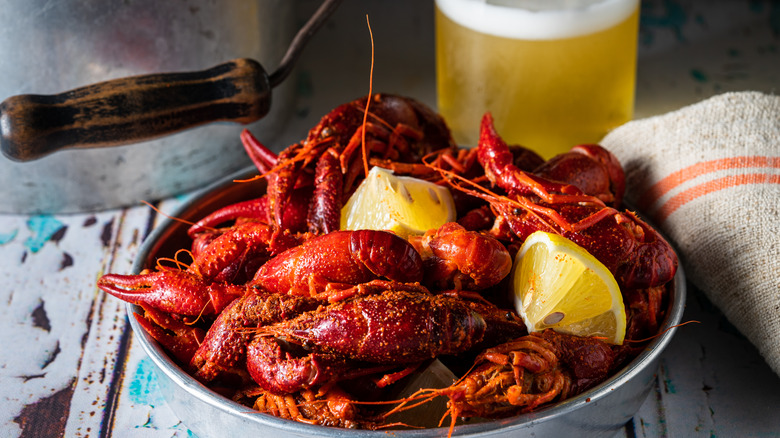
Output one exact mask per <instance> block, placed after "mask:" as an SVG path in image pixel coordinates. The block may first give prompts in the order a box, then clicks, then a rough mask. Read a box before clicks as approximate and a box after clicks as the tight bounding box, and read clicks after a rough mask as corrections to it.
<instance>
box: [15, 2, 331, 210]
mask: <svg viewBox="0 0 780 438" xmlns="http://www.w3.org/2000/svg"><path fill="white" fill-rule="evenodd" d="M340 2H341V0H325V1H323V3H322V4H321V6H320V8H319V9H318V10H317V11H316V12H315V13H314V15H313V16H312V17H311V19H310V20H309V21H308V22H307V23H306V24H305V25H304V26H303V27H302V28H301V29H300V30H299V32H298V33H297V35H296V36H295V38H294V39H293V40H292V42H291V43H290V45H289V47H288V48H287V51H286V53H285V55H284V57H283V59H282V60H281V62H280V64H279V65H278V67H277V68H276V70H275V71H274V72H273V73H271V74H267V73H266V71H265V69H264V68H263V67H262V65H261V64H260V63H259V62H258V61H256V60H254V59H250V58H237V59H233V60H230V61H227V62H223V63H221V64H219V65H216V66H214V67H211V68H208V69H206V70H199V71H188V72H174V73H154V74H147V75H138V76H131V77H124V78H118V79H110V80H106V81H102V82H99V83H94V84H91V85H87V86H83V87H81V88H76V89H73V90H70V91H66V92H62V93H59V94H50V95H43V94H19V95H14V96H11V97H8V98H6V99H5V100H4V101H3V102H2V103H1V104H0V150H1V151H2V153H3V155H4V156H5V157H6V158H7V159H8V160H11V161H14V162H18V163H29V162H33V161H37V160H40V159H42V158H44V157H47V156H48V155H50V154H52V153H55V152H58V151H62V150H66V149H77V148H78V149H84V148H89V149H94V148H105V147H115V146H121V145H128V144H139V143H144V144H146V145H147V148H146V153H147V156H146V157H143V156H141V157H140V158H139V159H138V160H134V159H131V158H125V157H124V156H122V157H117V156H95V155H94V154H93V155H84V156H80V155H73V154H70V155H62V156H61V157H60V158H61V160H59V163H57V162H56V161H49V162H48V167H43V168H42V167H41V166H35V165H31V166H29V167H24V166H19V165H16V166H10V165H9V164H8V163H0V168H2V169H3V172H2V173H3V180H2V182H3V185H4V187H6V189H5V193H6V194H9V193H11V194H15V195H14V196H13V197H11V198H10V199H7V200H5V199H2V198H0V212H10V213H31V212H43V213H52V212H72V211H84V210H94V209H100V208H110V207H114V206H119V205H125V204H127V203H130V202H126V201H131V200H135V201H136V202H137V201H138V200H141V199H146V200H153V199H159V198H160V197H162V196H166V195H171V194H175V193H179V192H181V191H184V190H187V189H191V188H193V185H194V184H193V183H195V184H197V183H198V182H199V181H201V182H202V181H203V179H199V180H198V179H196V178H199V177H201V175H199V174H198V173H197V172H195V174H194V175H192V176H191V177H190V178H192V180H193V181H190V180H189V179H187V178H186V175H187V170H188V168H187V167H188V165H189V166H190V167H193V166H192V164H200V165H204V163H211V162H213V161H217V162H218V161H220V160H219V159H218V156H219V155H220V154H224V151H220V150H219V149H220V148H219V147H218V146H219V145H216V146H215V147H214V149H216V150H215V151H212V153H211V154H209V153H207V154H205V155H204V156H198V155H197V154H189V155H194V157H193V158H192V160H190V157H188V156H187V155H179V156H172V157H169V159H168V160H167V162H166V159H165V157H157V156H156V154H155V153H154V150H153V149H149V147H148V142H149V141H151V140H154V139H158V138H162V137H167V136H170V135H172V134H176V133H180V132H182V131H185V130H189V129H191V128H196V127H200V126H203V125H206V124H210V123H212V122H235V123H239V124H244V125H246V124H249V123H253V122H256V121H258V120H260V119H262V118H263V117H265V116H266V115H268V113H269V110H270V108H271V101H272V99H271V97H272V89H273V88H275V87H277V86H279V85H280V84H281V83H282V82H283V81H284V79H285V78H286V77H287V76H288V74H289V73H290V71H291V70H292V68H293V65H294V63H295V61H296V60H297V58H298V57H299V55H300V53H301V51H302V50H303V48H304V46H305V44H306V43H307V42H308V40H309V39H310V38H311V37H312V36H313V35H314V33H315V32H316V30H317V29H318V28H319V27H320V26H321V25H322V24H323V23H324V22H325V21H326V19H327V18H328V17H329V16H330V15H331V13H332V12H333V11H334V10H335V9H336V7H337V6H338V4H339V3H340ZM113 3H114V2H106V9H107V11H106V12H105V13H104V14H103V15H101V16H100V18H101V19H102V20H103V21H106V20H108V19H114V18H116V16H117V15H119V14H121V13H122V11H114V10H108V9H109V7H112V6H114V5H113ZM153 3H155V4H156V2H153ZM240 3H242V2H239V4H236V5H233V4H232V3H231V4H225V5H224V6H221V7H220V9H219V11H220V12H222V13H223V14H228V13H230V14H231V15H230V17H229V18H227V19H225V20H223V21H221V22H220V26H222V28H221V29H219V30H218V31H219V32H224V33H225V34H231V33H232V31H231V29H225V28H224V27H226V26H230V24H231V23H230V20H231V19H233V18H235V16H240V15H241V12H237V11H232V12H231V11H230V9H231V8H233V7H234V6H235V8H233V9H241V8H242V7H244V6H246V5H241V4H240ZM249 3H251V2H247V4H249ZM266 3H268V2H266ZM36 4H37V2H35V3H32V6H30V7H28V8H26V9H25V11H20V13H27V14H29V15H30V16H34V17H39V16H45V15H46V11H43V10H36V9H35V8H34V5H36ZM258 5H259V3H258ZM39 6H40V8H41V9H47V10H48V11H51V10H57V8H49V7H48V6H46V7H45V8H44V5H39ZM147 6H148V9H149V10H150V13H156V12H159V11H156V9H155V6H154V5H147ZM178 7H179V8H180V9H181V5H178ZM204 7H205V6H204ZM198 8H199V7H195V5H190V6H188V8H184V9H185V10H184V11H181V12H180V13H181V14H184V15H186V14H189V15H194V14H196V13H198V11H197V9H198ZM269 8H270V6H269ZM97 9H100V8H97ZM115 9H116V8H115ZM187 9H188V10H187ZM212 12H213V11H212ZM264 12H265V15H266V17H267V19H268V23H269V24H270V23H273V20H274V19H276V17H274V16H273V12H274V11H273V10H267V11H264ZM63 13H64V12H63ZM200 14H205V13H204V12H200ZM257 14H258V13H257V11H255V21H254V22H253V21H250V20H245V21H240V22H239V23H237V25H241V26H251V25H252V23H254V24H255V25H257V24H258V23H257V21H256V19H257ZM244 15H247V14H246V13H244ZM1 16H2V15H0V17H1ZM199 17H200V16H199ZM54 18H60V17H59V16H57V17H53V18H52V19H54ZM280 18H281V17H280ZM10 19H12V18H9V20H10ZM198 19H199V20H202V19H203V18H202V17H200V18H198ZM22 21H24V20H22ZM139 21H140V19H139ZM95 23H99V20H97V19H96V20H95ZM177 23H179V21H175V20H171V21H170V25H171V26H175V25H177ZM47 24H48V23H47ZM63 24H65V25H70V24H71V23H68V22H65V23H63ZM25 25H29V24H25ZM166 25H168V23H166V24H162V23H158V24H154V23H152V25H151V26H152V27H153V28H154V29H158V28H160V27H164V26H166ZM89 26H90V25H84V27H87V28H89ZM94 26H97V24H94ZM75 27H79V26H75ZM189 27H192V26H189ZM44 28H46V29H48V27H44ZM197 31H200V32H201V33H205V31H204V30H198V29H195V30H193V31H192V32H197ZM142 32H143V29H142V28H141V26H140V23H138V24H136V28H135V29H134V31H132V32H129V34H128V35H125V37H127V38H129V39H132V38H137V37H138V35H140V34H142ZM211 32H213V31H211ZM220 35H221V34H220ZM67 37H68V36H66V35H63V36H62V38H63V39H64V38H67ZM106 37H107V36H106ZM111 37H113V38H117V41H106V42H105V45H106V46H107V48H106V51H107V52H109V53H111V52H112V50H115V51H117V52H121V51H122V50H123V49H124V48H125V47H124V46H123V45H122V44H121V42H120V41H119V40H120V39H121V36H118V35H115V34H112V35H111ZM220 37H221V36H215V35H211V36H210V39H212V40H215V39H219V38H220ZM94 38H98V37H92V39H94ZM237 38H238V37H237ZM164 39H165V36H164V35H161V36H157V35H155V38H154V41H153V42H154V43H156V44H167V43H168V42H167V41H163V40H164ZM230 41H231V42H232V41H233V40H232V39H231V40H230ZM231 42H228V43H226V45H229V44H231ZM51 43H53V42H49V43H47V44H51ZM259 43H260V42H259V41H258V42H257V43H256V44H254V46H258V45H259ZM203 45H204V46H203V47H193V48H191V49H193V50H192V51H202V52H196V55H194V56H198V55H197V53H203V56H204V57H206V56H207V54H208V50H207V47H206V43H205V42H204V43H203ZM114 46H115V47H114ZM14 50H17V51H18V50H19V48H18V47H15V48H14ZM181 50H184V48H181ZM173 51H174V52H175V51H176V49H175V48H174V49H173ZM30 56H36V54H35V53H32V54H30ZM123 56H124V57H127V59H128V61H127V62H128V63H129V62H130V61H129V59H130V57H131V56H132V54H128V53H117V54H116V58H120V59H119V60H118V62H119V63H120V64H121V63H122V60H121V57H123ZM87 61H88V60H73V61H72V62H74V63H77V62H87ZM91 67H92V68H94V69H98V70H100V69H103V68H105V66H104V65H103V64H101V63H95V65H93V66H91ZM35 71H37V70H35ZM35 71H22V72H20V73H19V74H21V75H31V77H34V76H32V75H33V74H34V73H35ZM19 74H17V75H19ZM55 74H56V72H55ZM63 74H65V71H63ZM220 135H221V134H220ZM232 138H233V139H236V138H238V137H237V136H236V135H235V134H233V137H232ZM203 139H204V137H201V140H203ZM168 143H173V144H172V146H171V147H176V146H177V143H180V144H179V145H180V146H182V147H187V146H189V145H191V144H192V143H199V144H200V145H202V147H209V146H211V145H209V144H208V142H205V141H200V142H193V141H192V138H188V139H183V138H178V141H173V142H168ZM161 145H162V144H158V145H157V146H158V147H159V146H161ZM236 146H238V147H237V148H236V149H237V150H236V151H235V155H237V156H243V151H242V150H241V148H240V145H239V144H237V143H236ZM152 147H154V146H152ZM210 157H215V158H216V160H211V159H210ZM144 158H145V160H146V161H144ZM244 158H245V157H244ZM127 160H130V161H131V162H132V166H131V167H130V168H129V169H126V171H124V172H122V171H120V172H115V171H114V169H112V168H114V167H117V168H119V167H123V166H121V165H122V164H123V163H124V162H125V161H127ZM62 161H72V162H66V163H63V162H62ZM177 163H178V164H180V166H177ZM58 164H59V165H60V169H58ZM79 164H83V165H79ZM245 164H246V162H244V164H243V165H245ZM243 165H242V167H243ZM205 166H207V167H209V166H208V164H205ZM101 167H102V168H105V170H106V172H105V173H101V174H100V175H99V177H100V178H105V180H98V181H91V184H90V181H85V180H83V179H82V178H83V177H84V174H87V175H92V174H93V173H94V169H96V168H101ZM124 167H128V166H124ZM226 167H228V168H230V167H231V166H230V165H227V166H226ZM63 169H65V171H63ZM148 169H158V170H159V172H151V173H149V172H148ZM214 170H215V169H210V173H211V175H212V178H213V177H214V176H215V175H216V176H224V175H225V174H226V173H227V172H223V173H217V172H214ZM217 170H219V169H217ZM235 170H236V168H232V169H230V171H231V172H232V171H235ZM133 172H136V174H143V175H145V176H146V178H144V179H139V178H135V177H133ZM171 172H179V173H180V174H179V175H178V176H179V178H178V179H176V178H170V175H168V174H169V173H171ZM27 176H30V178H29V179H28V178H26V177H27ZM182 176H185V178H184V179H182ZM111 177H115V178H118V179H119V181H111V180H110V179H111ZM122 177H125V178H122ZM171 179H173V182H172V183H169V180H171ZM49 180H53V181H54V183H53V184H50V185H40V184H38V182H39V181H42V182H46V181H49ZM73 180H75V181H77V182H78V184H69V182H71V181H73ZM212 180H213V179H212ZM177 182H178V183H177ZM162 185H164V186H166V187H165V189H163V190H156V189H157V188H158V186H162ZM38 186H41V189H40V190H37V191H32V190H30V187H38ZM62 187H71V189H70V190H67V191H63V190H62V189H61V188H62ZM104 187H107V188H110V190H107V191H106V190H103V188H104ZM139 187H142V188H145V190H139ZM45 190H48V191H51V192H55V195H54V196H53V197H52V196H48V193H46V191H45ZM122 191H126V192H129V193H132V194H133V196H127V195H123V193H121V192H122ZM16 195H18V196H16ZM3 196H5V195H3ZM90 197H91V198H92V199H93V200H94V202H89V198H90ZM81 198H85V199H81ZM150 198H151V199H150ZM69 199H72V200H73V201H75V202H72V203H68V202H67V201H68V200H69ZM63 200H65V201H66V202H63ZM117 200H121V201H120V202H118V201H117ZM58 201H59V202H58Z"/></svg>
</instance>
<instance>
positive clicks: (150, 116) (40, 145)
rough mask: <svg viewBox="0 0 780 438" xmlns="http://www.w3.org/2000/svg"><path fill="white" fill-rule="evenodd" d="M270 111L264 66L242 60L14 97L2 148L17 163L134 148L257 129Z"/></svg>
mask: <svg viewBox="0 0 780 438" xmlns="http://www.w3.org/2000/svg"><path fill="white" fill-rule="evenodd" d="M270 106H271V85H270V82H269V77H268V75H267V74H266V72H265V70H264V69H263V67H262V66H261V65H260V64H259V63H258V62H257V61H254V60H251V59H243V58H242V59H235V60H232V61H229V62H226V63H224V64H220V65H217V66H215V67H212V68H210V69H208V70H202V71H196V72H186V73H161V74H150V75H143V76H133V77H127V78H121V79H114V80H109V81H105V82H100V83H97V84H93V85H88V86H86V87H82V88H77V89H74V90H71V91H66V92H64V93H60V94H54V95H38V94H24V95H18V96H12V97H9V98H8V99H6V100H5V101H4V102H3V103H2V104H0V149H1V150H2V152H3V154H5V155H6V156H7V157H8V158H10V159H12V160H16V161H30V160H35V159H38V158H41V157H43V156H46V155H48V154H50V153H52V152H55V151H58V150H61V149H67V148H92V147H105V146H117V145H121V144H127V143H135V142H139V141H144V140H150V139H153V138H156V137H160V136H163V135H167V134H172V133H175V132H178V131H182V130H185V129H188V128H193V127H196V126H199V125H203V124H206V123H210V122H216V121H230V122H238V123H242V124H246V123H251V122H254V121H256V120H258V119H260V118H262V117H264V116H265V115H266V114H268V111H269V108H270Z"/></svg>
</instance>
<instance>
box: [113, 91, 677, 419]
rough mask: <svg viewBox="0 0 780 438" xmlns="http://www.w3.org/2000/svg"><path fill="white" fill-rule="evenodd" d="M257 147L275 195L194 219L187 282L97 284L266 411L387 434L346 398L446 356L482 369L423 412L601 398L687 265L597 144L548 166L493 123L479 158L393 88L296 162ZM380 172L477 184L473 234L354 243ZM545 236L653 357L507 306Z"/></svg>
mask: <svg viewBox="0 0 780 438" xmlns="http://www.w3.org/2000/svg"><path fill="white" fill-rule="evenodd" d="M241 141H242V144H243V145H244V147H245V149H246V151H247V153H248V155H249V156H250V158H251V159H252V160H253V162H254V163H255V165H256V166H257V168H258V170H259V172H260V173H261V176H262V177H264V178H265V179H266V182H267V191H266V193H265V194H264V195H262V196H259V197H257V198H256V199H252V200H249V201H244V202H240V203H237V204H233V205H230V206H227V207H225V208H223V209H220V210H218V211H215V212H213V213H212V214H210V215H208V216H206V217H205V218H203V219H202V220H200V221H199V222H198V223H196V224H195V225H193V226H192V227H191V228H190V229H189V231H188V232H189V235H190V237H191V238H192V239H193V242H192V245H191V248H190V251H191V253H192V255H193V261H192V263H191V264H189V266H186V268H183V269H180V268H167V267H162V266H158V267H157V269H156V270H147V271H144V272H143V273H141V274H140V275H136V276H123V275H117V274H107V275H105V276H103V277H101V279H100V280H99V281H98V285H99V287H100V288H101V289H103V290H104V291H106V292H108V293H110V294H113V295H115V296H117V297H119V298H121V299H123V300H126V301H129V302H132V303H135V304H138V305H140V306H142V307H143V309H144V315H143V316H142V315H136V318H137V319H138V320H139V322H140V323H141V326H142V327H143V328H144V329H145V330H147V331H148V332H149V333H150V334H151V335H152V336H153V337H154V338H155V339H157V340H158V341H159V342H160V343H161V344H162V345H163V346H164V347H165V348H166V349H168V350H169V351H171V352H172V354H173V355H174V356H175V357H176V358H177V360H178V361H179V362H180V363H181V364H182V366H183V367H184V368H185V369H187V370H188V371H189V372H190V373H191V374H192V375H193V376H195V377H196V378H197V379H199V380H200V381H201V382H203V383H205V384H208V385H211V386H213V387H220V388H222V389H223V390H225V389H226V388H228V387H230V388H234V396H235V397H236V398H237V399H241V401H242V402H243V403H246V404H249V405H254V406H255V408H256V409H257V410H260V411H262V412H269V413H272V414H273V415H277V416H282V417H284V418H290V419H295V420H296V421H303V422H309V423H312V424H321V425H331V426H338V427H361V428H370V429H373V428H377V427H381V418H383V417H381V416H380V417H374V416H371V417H366V416H363V415H362V414H361V413H360V412H359V409H358V405H359V402H357V401H356V400H353V397H354V394H350V393H349V391H346V390H345V389H342V388H349V385H350V383H351V382H355V381H363V380H364V379H368V381H371V382H373V383H372V385H369V386H371V387H372V388H374V389H378V388H382V387H384V386H386V385H389V384H392V383H393V382H396V381H398V380H399V379H402V378H403V377H404V376H407V375H409V374H410V373H412V372H414V370H415V369H417V367H419V366H420V364H421V363H423V362H425V361H426V360H430V359H431V358H434V357H442V358H444V357H449V358H456V359H457V360H466V361H468V360H472V359H470V358H473V357H475V356H476V363H475V366H474V368H473V369H471V370H470V371H469V372H467V373H466V374H465V375H464V376H463V377H462V378H461V379H459V380H458V381H457V382H455V383H454V384H453V385H451V386H450V387H448V388H444V389H438V390H428V391H423V392H421V393H419V394H417V395H415V396H413V397H412V399H408V400H407V401H406V403H409V402H411V401H412V400H416V401H420V400H427V399H430V398H431V397H437V396H445V397H447V398H448V400H449V405H448V406H449V412H450V414H451V415H452V417H453V424H454V419H455V418H456V417H458V416H480V417H486V418H496V417H503V416H508V415H514V414H516V413H518V412H525V411H530V410H534V409H537V408H538V407H540V406H544V405H546V404H549V403H551V402H554V401H556V400H562V399H564V398H566V397H568V396H571V395H573V394H577V393H579V392H581V391H583V390H585V389H587V388H589V387H591V386H593V385H595V384H597V383H598V382H600V381H602V380H603V379H605V378H606V377H607V376H608V375H609V373H611V372H613V371H614V369H615V368H616V367H618V366H620V365H621V364H623V363H625V361H626V360H628V359H630V358H631V357H633V356H635V354H636V353H637V351H639V349H640V348H642V343H641V342H638V341H639V340H640V338H643V337H649V336H653V335H654V334H655V332H656V331H657V330H658V326H659V323H660V320H661V318H662V316H663V305H664V302H665V295H666V292H667V286H666V282H667V281H668V280H669V279H671V278H672V276H673V275H674V272H675V269H676V266H677V259H676V257H675V255H674V252H673V251H672V250H671V248H670V247H669V245H668V243H666V241H665V240H663V238H662V237H661V236H659V235H658V234H657V233H656V232H655V231H654V230H653V229H652V228H650V227H649V226H647V225H646V224H645V223H644V222H642V221H641V220H640V219H639V218H637V217H636V215H634V214H633V213H632V212H629V211H620V210H619V208H620V203H621V201H622V197H623V191H624V188H625V180H624V175H623V171H622V168H621V167H620V164H619V163H618V162H617V160H616V159H615V157H614V156H613V155H612V154H610V153H609V152H608V151H606V150H605V149H604V148H601V147H600V146H598V145H579V146H575V147H574V148H572V150H571V151H570V152H568V153H566V154H562V155H559V156H557V157H555V158H553V159H551V160H549V161H546V162H545V161H544V160H542V159H541V158H540V157H539V156H538V155H536V154H535V153H533V152H531V151H529V150H527V149H525V148H523V147H521V146H517V145H513V146H509V145H506V143H504V142H503V140H501V138H500V137H499V136H498V133H496V132H495V129H494V128H493V126H492V120H491V118H490V115H489V114H487V115H486V116H485V118H484V119H483V123H482V135H481V138H480V143H479V145H478V147H477V148H475V149H471V150H466V149H457V148H455V147H454V143H453V141H452V139H451V138H450V135H449V130H448V128H447V127H446V125H445V124H444V122H443V120H442V119H441V117H439V116H438V115H437V114H435V113H434V112H433V111H431V110H430V109H428V108H426V107H425V106H423V105H421V104H420V103H419V102H417V101H415V100H413V99H409V98H404V97H400V96H395V95H388V94H375V95H371V96H365V97H362V98H360V99H357V100H355V101H353V102H349V103H347V104H344V105H340V106H339V107H337V108H335V109H334V110H333V111H332V112H331V113H329V114H328V115H326V116H325V117H323V119H322V120H321V121H320V123H319V124H318V125H317V126H316V127H314V128H313V129H312V130H311V131H310V132H309V133H308V135H307V136H306V138H305V139H304V140H303V141H301V142H299V143H296V144H294V145H291V146H290V147H288V148H287V149H285V150H283V151H282V152H280V153H279V154H278V155H277V154H275V153H273V152H271V151H270V150H269V149H268V148H266V147H265V146H264V145H262V144H261V143H260V142H259V141H258V140H257V139H256V138H255V137H253V136H252V134H251V133H249V131H244V132H243V133H242V134H241ZM374 165H379V166H383V167H388V168H391V169H393V170H394V171H395V172H397V173H406V174H410V175H414V176H418V177H422V178H425V179H428V180H430V181H433V182H436V183H438V184H450V185H451V186H452V187H453V188H455V189H459V190H456V191H454V192H453V196H454V197H456V199H457V202H456V206H457V212H458V220H457V223H448V224H445V225H443V226H442V227H440V228H439V229H435V230H429V231H428V232H426V233H425V234H424V235H422V236H413V237H410V238H409V240H408V241H407V240H404V239H402V238H400V237H398V236H396V235H394V234H392V233H389V232H385V231H370V230H359V231H339V230H338V226H339V214H340V210H341V208H342V205H343V204H344V202H345V200H346V199H347V198H348V197H349V196H350V194H351V193H352V192H353V191H354V190H355V188H356V186H357V184H359V182H360V181H361V179H362V178H363V176H364V175H365V173H366V172H367V170H368V168H369V167H370V166H374ZM464 180H465V181H468V183H465V182H463V181H464ZM467 184H468V185H467ZM540 229H541V230H545V231H551V232H555V233H559V234H562V235H564V236H566V237H568V238H569V239H571V240H573V241H575V242H576V243H578V244H580V245H581V246H583V247H585V248H586V249H587V250H588V251H589V252H591V254H593V255H594V256H595V257H596V258H598V259H599V260H601V261H602V262H603V263H604V264H605V265H606V266H607V267H608V268H609V269H610V270H611V271H612V272H613V273H614V274H615V276H616V278H617V279H618V281H619V283H620V285H621V288H622V291H623V293H624V296H625V298H624V300H625V303H626V307H627V315H628V330H627V334H626V339H627V340H631V341H634V342H635V343H633V344H631V345H623V346H610V345H607V344H605V343H603V342H601V341H598V340H595V339H583V338H577V337H573V336H570V335H562V334H558V333H556V332H552V331H545V332H543V333H541V334H538V333H536V334H531V335H527V333H526V329H525V326H524V324H523V323H522V322H521V321H520V320H519V318H518V316H517V315H516V314H515V313H514V311H512V310H507V308H506V306H498V305H496V304H495V303H497V302H499V301H500V300H498V299H496V297H497V296H499V295H501V294H502V293H503V292H505V286H506V283H507V282H506V281H504V279H505V278H506V277H507V274H508V273H509V271H510V269H511V266H512V257H513V255H514V251H515V250H516V249H517V247H518V246H519V245H520V244H522V242H523V240H524V239H525V237H526V236H527V235H528V234H530V233H531V232H532V231H536V230H540ZM180 266H181V263H180ZM488 300H491V301H488ZM502 304H504V303H502ZM480 352H481V353H480ZM356 379H357V380H356ZM236 388H237V389H236ZM406 403H404V404H402V405H401V407H399V408H398V409H405V408H406V406H407V405H406Z"/></svg>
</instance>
